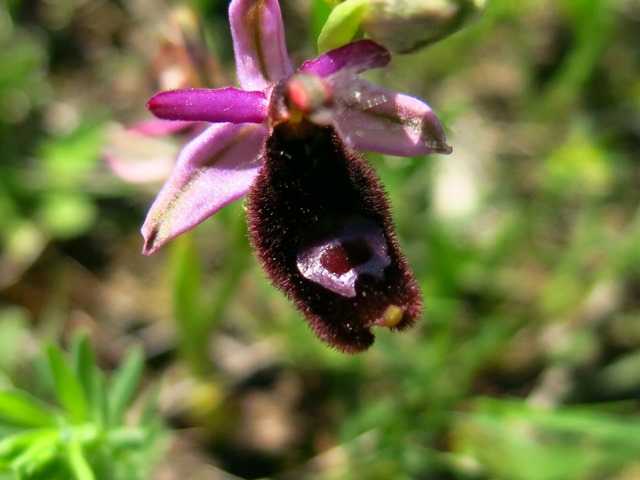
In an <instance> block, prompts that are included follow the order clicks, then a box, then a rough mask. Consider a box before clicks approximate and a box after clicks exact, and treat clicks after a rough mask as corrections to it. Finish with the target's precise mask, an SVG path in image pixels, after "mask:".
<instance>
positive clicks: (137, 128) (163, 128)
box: [128, 120, 194, 137]
mask: <svg viewBox="0 0 640 480" xmlns="http://www.w3.org/2000/svg"><path fill="white" fill-rule="evenodd" d="M193 125H194V122H188V121H184V120H149V121H147V122H140V123H137V124H135V125H132V126H130V127H129V128H128V130H129V131H131V132H134V133H138V134H140V135H144V136H147V137H161V136H163V135H172V134H174V133H180V132H182V131H183V130H186V129H187V128H189V127H192V126H193Z"/></svg>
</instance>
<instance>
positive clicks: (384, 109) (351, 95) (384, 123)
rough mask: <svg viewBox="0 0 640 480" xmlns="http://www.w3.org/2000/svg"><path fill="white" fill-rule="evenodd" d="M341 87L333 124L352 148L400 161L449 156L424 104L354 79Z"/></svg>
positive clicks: (438, 127)
mask: <svg viewBox="0 0 640 480" xmlns="http://www.w3.org/2000/svg"><path fill="white" fill-rule="evenodd" d="M341 83H342V84H341ZM341 83H340V82H336V85H335V93H336V104H337V106H336V109H335V112H336V113H335V124H336V127H337V128H338V130H339V132H340V134H341V136H342V138H343V139H344V140H345V141H346V142H347V143H348V144H349V146H351V148H354V149H356V150H365V151H373V152H380V153H385V154H388V155H398V156H402V157H412V156H417V155H426V154H429V153H442V154H448V153H451V147H450V146H449V145H447V140H446V138H445V135H444V131H443V129H442V125H441V124H440V121H439V120H438V118H437V117H436V115H435V114H434V113H433V111H432V110H431V108H430V107H429V105H427V104H426V103H424V102H423V101H421V100H418V99H417V98H414V97H411V96H409V95H404V94H401V93H398V92H394V91H393V90H388V89H386V88H383V87H380V86H378V85H375V84H373V83H370V82H367V81H365V80H362V79H358V78H355V77H353V76H351V77H345V78H344V79H342V81H341Z"/></svg>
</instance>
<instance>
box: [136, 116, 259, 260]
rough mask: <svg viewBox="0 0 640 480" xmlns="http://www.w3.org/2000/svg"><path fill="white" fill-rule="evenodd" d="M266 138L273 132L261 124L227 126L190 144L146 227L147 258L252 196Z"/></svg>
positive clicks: (151, 213) (145, 249)
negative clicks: (251, 190) (229, 204)
mask: <svg viewBox="0 0 640 480" xmlns="http://www.w3.org/2000/svg"><path fill="white" fill-rule="evenodd" d="M266 135H267V129H266V128H264V127H262V126H259V125H234V124H229V123H225V124H219V125H213V126H211V127H209V128H208V129H207V130H206V131H205V132H203V133H202V134H201V135H200V136H198V137H196V138H195V139H194V140H193V141H192V142H190V143H189V144H187V146H186V147H185V148H184V149H183V150H182V153H181V154H180V156H179V158H178V162H177V165H176V168H175V169H174V171H173V173H172V174H171V177H169V180H168V181H167V183H166V184H165V185H164V187H163V188H162V191H161V192H160V194H159V195H158V197H157V198H156V200H155V202H154V203H153V205H152V207H151V209H150V210H149V214H148V215H147V219H146V221H145V223H144V225H143V226H142V235H143V236H144V239H145V244H144V249H143V253H144V254H146V255H149V254H152V253H154V252H156V251H157V250H158V249H159V248H160V247H162V246H163V245H164V244H165V243H167V242H168V241H169V240H171V239H172V238H174V237H176V236H178V235H180V234H181V233H183V232H186V231H187V230H190V229H191V228H193V227H195V226H196V225H197V224H199V223H200V222H202V221H203V220H205V219H206V218H208V217H210V216H211V215H213V214H214V213H215V212H217V211H218V210H220V209H221V208H222V207H224V206H225V205H227V204H228V203H231V202H232V201H234V200H236V199H238V198H240V197H242V196H243V195H246V194H247V192H248V191H249V188H250V186H251V184H252V183H253V180H254V178H255V177H256V176H257V174H258V171H259V169H260V167H261V165H262V162H261V152H262V144H263V143H264V139H265V136H266Z"/></svg>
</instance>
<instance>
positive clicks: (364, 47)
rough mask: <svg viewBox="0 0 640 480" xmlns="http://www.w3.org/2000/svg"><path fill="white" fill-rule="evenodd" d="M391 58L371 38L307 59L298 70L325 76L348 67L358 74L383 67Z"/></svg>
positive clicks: (387, 52) (385, 50) (386, 51)
mask: <svg viewBox="0 0 640 480" xmlns="http://www.w3.org/2000/svg"><path fill="white" fill-rule="evenodd" d="M390 60H391V55H390V53H389V51H388V50H387V49H386V48H384V47H383V46H381V45H378V44H377V43H375V42H372V41H371V40H360V41H358V42H353V43H349V44H347V45H345V46H343V47H340V48H336V49H334V50H331V51H329V52H327V53H325V54H323V55H320V56H319V57H318V58H316V59H315V60H307V61H306V62H305V63H303V64H302V66H301V67H300V69H299V71H300V72H306V73H315V74H316V75H319V76H321V77H327V76H329V75H332V74H334V73H336V72H338V71H340V70H344V69H348V70H349V71H350V72H351V73H352V74H358V73H361V72H364V71H366V70H370V69H372V68H379V67H384V66H385V65H386V64H387V63H389V61H390Z"/></svg>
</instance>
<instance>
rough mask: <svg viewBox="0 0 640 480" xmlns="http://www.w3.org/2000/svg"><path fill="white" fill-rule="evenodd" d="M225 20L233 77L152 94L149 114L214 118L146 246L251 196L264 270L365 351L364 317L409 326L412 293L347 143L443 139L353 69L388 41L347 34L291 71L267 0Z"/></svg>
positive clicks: (379, 56) (380, 58) (147, 228)
mask: <svg viewBox="0 0 640 480" xmlns="http://www.w3.org/2000/svg"><path fill="white" fill-rule="evenodd" d="M229 18H230V23H231V32H232V36H233V45H234V51H235V59H236V68H237V75H238V82H239V84H240V87H241V88H235V87H227V88H219V89H191V90H174V91H167V92H162V93H159V94H157V95H156V96H154V97H153V98H152V99H151V100H150V101H149V103H148V108H149V109H150V110H151V112H152V113H153V114H155V115H156V116H158V117H159V118H163V119H168V120H180V121H201V122H210V123H212V124H213V125H211V126H210V127H208V128H207V129H206V130H205V131H204V132H203V133H201V134H200V135H199V136H198V137H196V138H195V139H193V140H192V141H191V142H190V143H188V144H187V145H186V146H185V148H184V149H183V150H182V152H181V153H180V155H179V157H178V161H177V164H176V167H175V169H174V171H173V173H172V174H171V176H170V177H169V179H168V180H167V182H166V184H165V186H164V187H163V189H162V190H161V192H160V194H159V195H158V197H157V199H156V200H155V202H154V204H153V205H152V207H151V209H150V211H149V214H148V216H147V219H146V221H145V223H144V225H143V228H142V233H143V236H144V238H145V244H144V249H143V252H144V253H145V254H151V253H154V252H156V251H157V250H158V249H159V248H161V247H162V246H163V245H164V244H166V243H167V242H168V241H169V240H171V239H172V238H174V237H176V236H177V235H180V234H181V233H183V232H185V231H187V230H190V229H191V228H193V227H194V226H196V225H197V224H199V223H200V222H202V221H203V220H205V219H206V218H208V217H210V216H211V215H213V214H214V213H215V212H217V211H218V210H219V209H221V208H222V207H223V206H225V205H227V204H228V203H230V202H232V201H234V200H236V199H238V198H240V197H242V196H244V195H246V194H250V201H249V207H248V219H249V233H250V238H251V242H252V244H253V246H254V248H255V250H256V253H257V255H258V258H259V259H260V261H261V262H262V265H263V267H264V269H265V271H266V273H267V275H268V276H269V278H270V279H271V281H272V282H273V283H274V284H275V285H276V286H277V287H278V288H280V289H281V290H283V291H284V292H285V294H287V296H289V297H290V298H291V299H292V300H293V301H294V303H295V304H296V306H297V307H298V308H299V310H300V311H301V312H302V313H303V314H304V315H305V317H306V318H307V319H308V320H309V322H310V324H311V326H312V328H313V329H314V331H315V333H316V334H317V335H318V336H319V337H320V338H321V339H323V340H324V341H326V342H327V343H329V344H331V345H333V346H334V347H336V348H339V349H340V350H343V351H346V352H352V353H353V352H358V351H362V350H364V349H366V348H367V347H368V346H369V345H371V343H372V342H373V335H372V334H371V333H370V328H371V327H372V326H386V327H389V328H393V329H404V328H406V327H408V326H409V325H410V324H412V323H413V322H414V321H415V319H416V317H417V316H418V315H419V313H420V309H421V296H420V292H419V288H418V287H417V284H416V282H415V279H414V278H413V275H412V274H411V273H410V271H409V269H408V267H407V266H406V262H405V260H404V257H403V256H402V254H401V252H400V249H399V246H398V242H397V240H396V238H395V234H394V230H393V224H392V221H391V217H390V214H389V206H388V201H387V198H386V195H385V194H384V190H383V188H382V186H381V184H380V182H379V180H378V178H377V176H376V175H375V173H374V172H373V170H372V169H371V167H370V166H368V164H367V163H366V161H365V160H364V159H363V158H362V157H360V156H358V155H357V154H355V153H354V152H353V151H352V150H353V149H356V150H367V151H377V152H381V153H386V154H391V155H402V156H416V155H423V154H428V153H434V152H437V153H449V152H450V151H451V148H450V147H449V146H448V145H447V144H446V141H445V137H444V134H443V131H442V127H441V126H440V123H439V122H438V120H437V118H436V116H435V115H434V113H433V112H432V111H431V109H430V108H429V106H428V105H426V104H425V103H424V102H422V101H420V100H418V99H416V98H413V97H410V96H408V95H404V94H401V93H397V92H394V91H390V90H387V89H385V88H383V87H380V86H377V85H374V84H372V83H370V82H367V81H365V80H362V79H360V78H358V77H357V74H359V73H361V72H363V71H365V70H368V69H371V68H377V67H382V66H385V65H386V64H387V63H388V62H389V60H390V54H389V52H388V51H387V50H386V49H385V48H383V47H381V46H379V45H378V44H376V43H374V42H372V41H369V40H363V41H359V42H355V43H351V44H348V45H345V46H343V47H340V48H338V49H335V50H332V51H329V52H327V53H325V54H323V55H321V56H319V57H318V58H316V59H314V60H309V61H307V62H305V63H303V65H302V66H301V67H300V68H299V69H298V70H297V71H294V69H293V67H292V65H291V62H290V60H289V57H288V55H287V50H286V47H285V37H284V28H283V23H282V18H281V13H280V7H279V5H278V2H277V0H232V1H231V4H230V6H229Z"/></svg>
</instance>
